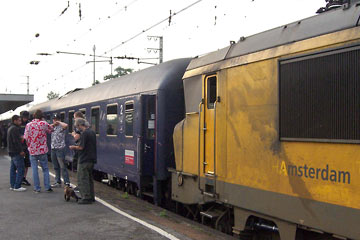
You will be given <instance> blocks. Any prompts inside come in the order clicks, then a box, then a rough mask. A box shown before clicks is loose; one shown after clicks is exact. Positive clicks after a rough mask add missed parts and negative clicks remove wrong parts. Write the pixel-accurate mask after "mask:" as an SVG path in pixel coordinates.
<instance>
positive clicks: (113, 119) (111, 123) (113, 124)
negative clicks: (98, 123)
mask: <svg viewBox="0 0 360 240" xmlns="http://www.w3.org/2000/svg"><path fill="white" fill-rule="evenodd" d="M106 110H107V111H106V135H116V134H117V125H118V115H117V105H110V106H107V109H106Z"/></svg>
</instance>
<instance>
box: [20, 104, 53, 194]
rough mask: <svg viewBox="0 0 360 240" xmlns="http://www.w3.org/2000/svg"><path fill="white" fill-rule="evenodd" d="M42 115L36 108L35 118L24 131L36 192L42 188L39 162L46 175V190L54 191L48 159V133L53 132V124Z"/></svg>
mask: <svg viewBox="0 0 360 240" xmlns="http://www.w3.org/2000/svg"><path fill="white" fill-rule="evenodd" d="M42 117H43V113H42V111H41V110H36V112H35V113H34V118H35V119H34V120H32V121H31V122H29V123H28V124H27V125H26V127H25V133H24V138H25V139H26V143H27V146H28V150H29V153H30V162H31V168H32V172H33V180H34V192H36V193H39V192H40V190H41V188H40V181H39V173H38V167H37V166H38V162H39V163H40V166H41V168H42V171H43V175H44V186H45V191H46V192H52V189H51V186H50V176H49V167H48V159H47V152H48V146H47V136H46V133H51V131H52V130H53V126H52V125H50V124H48V123H47V122H45V121H42V120H41V119H42Z"/></svg>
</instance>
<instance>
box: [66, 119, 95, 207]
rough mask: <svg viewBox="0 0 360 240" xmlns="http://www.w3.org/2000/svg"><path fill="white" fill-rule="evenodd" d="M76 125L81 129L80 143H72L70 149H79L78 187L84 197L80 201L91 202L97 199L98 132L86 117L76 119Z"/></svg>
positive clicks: (83, 202) (80, 202) (82, 202)
mask: <svg viewBox="0 0 360 240" xmlns="http://www.w3.org/2000/svg"><path fill="white" fill-rule="evenodd" d="M75 126H76V127H77V128H78V129H80V131H81V137H80V145H79V146H75V145H72V146H70V149H72V150H77V151H79V161H78V187H79V189H80V193H81V196H82V199H81V200H80V201H79V202H78V203H79V204H89V203H92V202H94V201H95V194H94V177H93V169H94V165H95V163H96V159H97V155H96V134H95V132H94V131H93V130H92V129H91V128H89V123H88V122H87V121H86V120H85V119H82V118H78V119H76V120H75Z"/></svg>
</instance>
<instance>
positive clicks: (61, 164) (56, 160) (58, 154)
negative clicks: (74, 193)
mask: <svg viewBox="0 0 360 240" xmlns="http://www.w3.org/2000/svg"><path fill="white" fill-rule="evenodd" d="M51 161H52V163H53V165H54V170H55V181H56V182H57V183H61V175H62V176H63V178H64V183H70V180H69V173H68V170H67V168H66V163H65V148H59V149H51ZM60 170H61V175H60Z"/></svg>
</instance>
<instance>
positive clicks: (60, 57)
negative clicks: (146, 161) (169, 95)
mask: <svg viewBox="0 0 360 240" xmlns="http://www.w3.org/2000/svg"><path fill="white" fill-rule="evenodd" d="M68 3H69V5H68ZM323 6H325V1H324V0H301V1H299V0H276V1H270V0H181V1H179V0H105V1H99V0H91V1H90V0H76V1H74V0H70V1H67V0H51V1H50V0H11V1H3V2H2V3H1V7H0V26H1V28H0V29H1V38H0V53H1V57H0V66H1V68H0V69H1V70H0V83H1V84H0V93H16V94H25V93H26V84H25V83H26V80H27V77H26V76H29V79H30V93H31V94H34V95H35V102H37V103H39V102H43V101H46V96H47V94H48V92H50V91H54V92H56V93H59V94H60V95H62V94H64V93H66V92H68V91H70V90H72V89H74V88H78V87H89V86H90V85H91V83H92V81H93V64H92V63H88V64H87V63H86V62H87V61H92V60H93V58H92V57H91V56H89V55H90V54H93V46H94V45H95V46H96V52H95V54H96V55H104V56H108V57H110V56H113V57H116V56H124V55H126V56H129V57H141V58H156V57H158V52H154V51H149V50H148V48H154V49H156V48H158V47H159V41H155V40H154V39H151V40H149V38H148V37H147V36H163V39H164V61H168V60H171V59H175V58H182V57H194V56H197V55H203V54H205V53H208V52H212V51H216V50H217V49H220V48H223V47H226V46H228V45H229V42H230V40H234V41H238V40H239V38H240V37H241V36H249V35H252V34H255V33H258V32H261V31H265V30H268V29H271V28H274V27H277V26H280V25H284V24H287V23H289V22H293V21H296V20H299V19H303V18H307V17H310V16H313V15H315V12H316V10H317V9H318V8H320V7H323ZM65 9H66V10H65ZM79 10H81V18H80V15H79ZM181 10H183V11H181ZM170 11H171V13H172V14H174V13H176V15H174V16H172V17H171V21H170V22H169V20H168V19H167V18H168V17H169V15H170ZM162 20H164V21H163V22H162V23H160V22H161V21H162ZM157 23H160V24H158V25H157V26H155V25H156V24H157ZM152 26H154V27H153V28H151V27H152ZM150 28H151V29H150ZM147 29H150V30H148V31H146V30H147ZM143 31H144V32H143ZM142 32H143V33H142ZM140 33H142V34H140ZM135 36H136V37H135ZM56 51H63V52H75V53H83V54H86V55H85V56H81V55H69V54H57V53H56ZM38 53H49V54H52V55H49V56H41V55H38ZM96 60H97V61H99V60H107V59H106V58H96ZM31 61H39V64H38V65H31V64H30V62H31ZM148 61H149V62H150V61H152V62H157V61H158V60H156V59H155V60H148ZM118 66H122V67H124V68H133V69H135V70H139V69H143V68H146V67H149V66H151V65H147V64H137V63H136V61H134V60H114V65H113V68H114V69H115V68H116V67H118ZM95 67H96V71H95V73H96V79H97V80H99V81H103V77H104V76H105V75H108V74H110V71H111V68H110V64H109V63H108V62H98V63H96V66H95Z"/></svg>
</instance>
